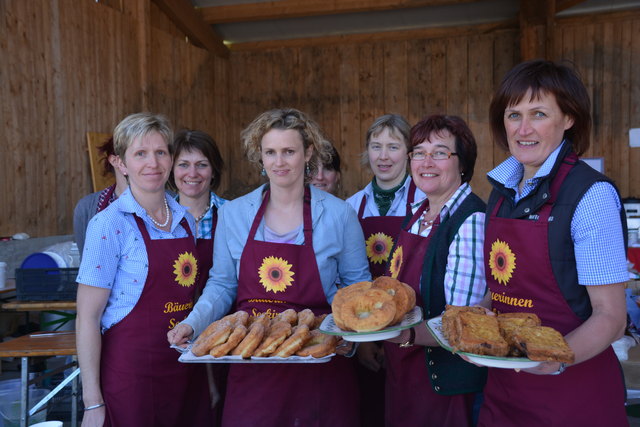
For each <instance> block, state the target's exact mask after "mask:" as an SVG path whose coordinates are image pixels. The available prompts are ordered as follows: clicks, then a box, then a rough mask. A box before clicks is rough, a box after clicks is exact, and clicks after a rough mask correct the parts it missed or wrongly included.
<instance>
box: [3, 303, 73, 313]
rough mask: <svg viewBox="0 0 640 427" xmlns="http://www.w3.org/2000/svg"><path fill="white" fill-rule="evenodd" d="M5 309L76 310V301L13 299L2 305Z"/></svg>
mask: <svg viewBox="0 0 640 427" xmlns="http://www.w3.org/2000/svg"><path fill="white" fill-rule="evenodd" d="M0 307H1V308H2V309H3V310H15V311H50V310H75V309H76V302H75V301H11V302H5V303H4V304H2V305H1V306H0Z"/></svg>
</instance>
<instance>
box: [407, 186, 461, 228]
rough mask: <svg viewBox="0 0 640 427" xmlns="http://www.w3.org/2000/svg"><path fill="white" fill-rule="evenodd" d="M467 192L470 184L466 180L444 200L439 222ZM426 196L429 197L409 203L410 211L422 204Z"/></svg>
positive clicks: (415, 209)
mask: <svg viewBox="0 0 640 427" xmlns="http://www.w3.org/2000/svg"><path fill="white" fill-rule="evenodd" d="M469 194H471V186H470V185H469V183H468V182H465V183H464V184H462V185H461V186H460V187H458V189H457V190H456V192H455V193H453V196H451V198H449V200H447V201H446V202H445V204H444V206H443V207H442V210H440V222H443V221H444V220H445V219H446V218H447V217H449V216H451V215H452V214H453V213H454V212H455V211H456V209H458V207H459V206H460V204H461V203H462V202H463V201H464V199H466V198H467V196H468V195H469ZM428 198H429V197H425V198H424V199H422V200H421V201H419V202H416V203H414V204H413V205H411V211H412V212H413V213H416V211H417V210H418V208H419V207H420V205H422V203H423V202H424V201H425V200H426V199H428ZM417 223H418V222H416V224H417ZM414 225H415V224H414Z"/></svg>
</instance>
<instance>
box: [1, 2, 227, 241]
mask: <svg viewBox="0 0 640 427" xmlns="http://www.w3.org/2000/svg"><path fill="white" fill-rule="evenodd" d="M109 3H111V4H115V6H114V7H109V6H107V5H104V4H101V3H96V2H95V1H93V0H59V1H50V0H29V1H14V0H0V58H1V59H0V123H2V126H0V194H1V195H2V198H1V199H0V236H6V235H12V234H14V233H17V232H26V233H28V234H29V235H31V236H33V237H42V236H48V235H57V234H69V233H71V232H72V216H73V208H74V206H75V204H76V202H77V201H78V200H79V199H80V198H81V197H82V196H84V195H85V194H88V193H89V192H91V191H93V190H92V187H91V178H90V167H89V157H88V154H87V149H86V147H87V143H86V132H105V133H110V132H111V131H112V130H113V128H114V126H115V125H116V124H117V123H118V122H119V121H120V120H121V119H122V118H124V117H125V116H126V115H128V114H130V113H133V112H138V111H143V110H148V111H153V112H161V113H164V114H166V115H167V116H168V117H169V119H170V120H171V122H172V123H173V124H174V125H175V127H177V128H179V127H182V126H192V127H198V128H200V129H203V130H205V131H208V132H210V133H212V134H213V135H214V136H215V137H216V138H224V135H225V133H224V132H221V130H224V129H226V127H225V126H220V125H219V123H224V120H225V119H224V116H223V115H221V114H217V113H216V111H218V109H220V110H221V111H225V110H226V99H225V93H226V87H227V85H226V73H227V71H226V67H227V64H228V63H227V61H221V60H218V59H217V58H214V57H213V55H211V54H209V53H208V52H207V51H204V50H203V49H199V48H196V47H194V46H193V45H191V44H189V43H187V42H186V41H185V38H184V37H183V36H180V35H179V32H178V31H176V30H175V29H172V28H171V26H172V24H171V23H170V22H168V20H167V19H166V17H164V16H163V14H162V12H160V11H159V10H158V9H157V8H156V7H155V6H154V5H153V3H151V2H149V0H127V1H126V2H116V1H110V2H109ZM169 29H171V31H169ZM219 88H221V90H219ZM220 103H223V104H225V106H223V107H222V108H219V105H220Z"/></svg>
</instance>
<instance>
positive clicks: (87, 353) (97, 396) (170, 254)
mask: <svg viewBox="0 0 640 427" xmlns="http://www.w3.org/2000/svg"><path fill="white" fill-rule="evenodd" d="M172 138H173V132H172V130H171V127H170V126H169V122H168V121H167V119H166V118H165V117H164V116H161V115H155V114H151V113H137V114H132V115H130V116H128V117H126V118H125V119H124V120H122V121H121V122H120V123H119V124H118V125H117V126H116V128H115V130H114V133H113V140H114V147H115V153H116V155H117V156H118V162H117V163H118V168H119V169H120V171H121V172H122V173H123V175H124V176H126V177H127V182H128V184H129V186H128V188H127V189H126V190H125V191H124V192H123V193H122V194H121V195H120V196H119V197H118V198H117V199H116V200H114V201H113V203H111V204H110V205H109V206H108V207H107V208H106V209H104V210H103V211H101V212H99V213H97V214H96V215H95V216H94V217H93V218H91V220H90V221H89V225H88V227H87V235H86V240H85V249H84V254H83V255H84V256H83V257H82V262H81V264H80V270H79V272H78V277H77V279H76V280H77V282H78V283H79V285H78V296H77V303H78V310H77V311H78V319H77V324H76V326H77V332H76V341H77V348H78V362H79V364H80V369H81V370H82V373H81V375H82V399H83V401H84V405H85V408H84V416H83V419H82V425H83V426H85V427H86V426H102V425H105V426H176V425H189V426H210V425H211V424H212V423H213V422H214V418H213V412H212V410H211V405H210V399H209V398H208V396H209V388H208V385H207V379H206V371H205V369H203V367H202V366H195V365H181V364H180V363H177V362H176V352H175V350H173V349H171V348H169V346H167V342H166V341H165V336H166V335H165V334H166V331H167V330H169V329H170V328H172V327H173V326H174V325H175V324H176V323H178V322H179V321H181V320H182V319H184V318H185V317H186V315H187V314H188V311H189V310H190V309H191V307H192V306H193V301H194V298H195V289H196V284H195V276H196V272H197V261H196V258H195V253H196V239H195V235H194V231H193V230H194V229H195V222H194V220H193V217H192V216H191V215H188V214H187V209H186V208H185V207H183V206H181V205H180V204H178V202H176V201H175V200H174V199H173V197H171V195H170V194H169V193H167V192H165V184H166V183H167V179H168V178H169V174H170V172H171V165H172V146H171V142H172ZM168 306H170V307H172V310H167V307H168Z"/></svg>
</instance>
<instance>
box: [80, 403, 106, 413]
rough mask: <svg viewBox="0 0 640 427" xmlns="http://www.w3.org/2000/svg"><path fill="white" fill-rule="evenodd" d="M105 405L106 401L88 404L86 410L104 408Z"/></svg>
mask: <svg viewBox="0 0 640 427" xmlns="http://www.w3.org/2000/svg"><path fill="white" fill-rule="evenodd" d="M103 406H104V403H98V404H97V405H91V406H87V407H86V408H84V410H85V411H90V410H92V409H98V408H102V407H103Z"/></svg>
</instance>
